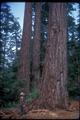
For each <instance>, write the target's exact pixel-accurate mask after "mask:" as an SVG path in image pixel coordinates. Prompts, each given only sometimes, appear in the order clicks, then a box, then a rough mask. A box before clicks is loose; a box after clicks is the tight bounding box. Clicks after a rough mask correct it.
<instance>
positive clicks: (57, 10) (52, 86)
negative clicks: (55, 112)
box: [41, 3, 68, 109]
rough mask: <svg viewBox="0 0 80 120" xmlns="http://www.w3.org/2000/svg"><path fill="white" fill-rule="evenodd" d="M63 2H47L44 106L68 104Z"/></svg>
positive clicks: (42, 89)
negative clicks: (47, 25)
mask: <svg viewBox="0 0 80 120" xmlns="http://www.w3.org/2000/svg"><path fill="white" fill-rule="evenodd" d="M66 27H67V26H66V11H65V4H64V3H49V28H48V30H49V32H48V41H47V46H46V55H45V61H44V68H43V75H42V83H41V97H42V103H43V106H45V107H50V108H52V109H53V108H55V107H56V106H58V107H63V108H66V107H67V106H68V99H67V98H68V94H67V89H66V87H67V86H66V84H67V55H66V54H67V47H66V45H67V28H66Z"/></svg>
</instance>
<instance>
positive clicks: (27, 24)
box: [18, 3, 32, 94]
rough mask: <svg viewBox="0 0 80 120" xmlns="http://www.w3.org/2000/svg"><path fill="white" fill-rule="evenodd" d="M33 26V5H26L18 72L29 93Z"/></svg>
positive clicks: (25, 89)
mask: <svg viewBox="0 0 80 120" xmlns="http://www.w3.org/2000/svg"><path fill="white" fill-rule="evenodd" d="M31 25H32V4H31V3H25V14H24V26H23V38H22V45H21V53H20V54H21V55H20V67H19V71H18V79H20V80H24V85H23V86H22V88H24V91H25V93H26V94H28V93H29V84H30V54H29V49H30V39H31Z"/></svg>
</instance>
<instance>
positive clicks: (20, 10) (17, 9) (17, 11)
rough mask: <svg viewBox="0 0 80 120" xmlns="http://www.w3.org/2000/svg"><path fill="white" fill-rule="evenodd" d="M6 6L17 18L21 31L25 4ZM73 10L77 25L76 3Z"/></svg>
mask: <svg viewBox="0 0 80 120" xmlns="http://www.w3.org/2000/svg"><path fill="white" fill-rule="evenodd" d="M8 4H9V5H10V7H11V10H12V13H13V14H14V16H15V17H18V18H19V19H18V21H19V23H20V25H21V28H22V29H23V19H24V7H25V2H8ZM74 8H75V9H76V11H73V16H74V18H75V21H76V23H77V16H78V4H77V3H76V4H75V5H74Z"/></svg>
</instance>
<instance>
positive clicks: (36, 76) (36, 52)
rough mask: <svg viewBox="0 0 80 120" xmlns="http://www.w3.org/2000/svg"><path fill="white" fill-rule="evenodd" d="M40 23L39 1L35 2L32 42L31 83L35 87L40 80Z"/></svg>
mask: <svg viewBox="0 0 80 120" xmlns="http://www.w3.org/2000/svg"><path fill="white" fill-rule="evenodd" d="M40 23H41V3H40V2H38V3H36V4H35V34H34V43H33V68H32V74H33V83H34V85H35V86H36V87H37V86H38V84H39V80H40V40H41V37H40V34H41V33H40V26H41V25H40Z"/></svg>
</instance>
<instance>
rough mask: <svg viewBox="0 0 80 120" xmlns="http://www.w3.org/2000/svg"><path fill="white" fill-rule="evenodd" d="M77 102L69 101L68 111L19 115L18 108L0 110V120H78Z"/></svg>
mask: <svg viewBox="0 0 80 120" xmlns="http://www.w3.org/2000/svg"><path fill="white" fill-rule="evenodd" d="M79 105H80V104H79V101H71V104H70V107H69V110H63V109H56V111H50V110H48V109H37V110H33V109H32V110H30V111H28V112H26V113H25V114H23V115H21V114H20V112H19V108H6V109H1V110H0V118H2V119H79V117H80V115H79V107H80V106H79Z"/></svg>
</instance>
